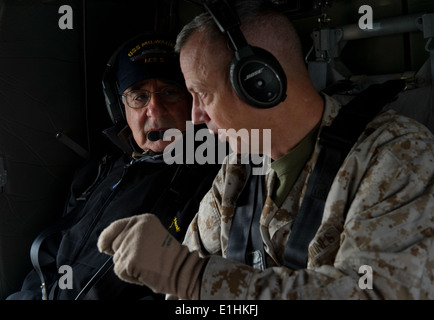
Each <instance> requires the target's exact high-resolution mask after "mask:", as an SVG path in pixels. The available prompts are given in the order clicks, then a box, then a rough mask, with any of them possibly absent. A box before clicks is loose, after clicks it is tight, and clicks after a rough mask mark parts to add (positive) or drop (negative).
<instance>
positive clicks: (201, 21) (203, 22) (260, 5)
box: [175, 0, 273, 53]
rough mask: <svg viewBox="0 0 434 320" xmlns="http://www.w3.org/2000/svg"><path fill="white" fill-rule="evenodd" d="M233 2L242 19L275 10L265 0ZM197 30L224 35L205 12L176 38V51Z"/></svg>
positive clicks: (213, 34) (238, 0)
mask: <svg viewBox="0 0 434 320" xmlns="http://www.w3.org/2000/svg"><path fill="white" fill-rule="evenodd" d="M232 3H233V7H234V9H235V11H236V12H237V14H238V16H239V18H240V20H241V21H244V20H247V19H251V18H254V17H256V16H264V15H266V14H267V13H269V12H272V11H273V10H272V9H271V6H270V3H269V2H268V1H264V0H236V1H232ZM197 31H203V32H206V33H207V35H208V37H209V38H210V39H215V38H216V37H222V36H223V33H221V32H220V29H219V28H218V27H217V25H216V23H215V22H214V19H213V18H212V17H211V15H210V14H209V13H208V12H204V13H202V14H200V15H198V16H196V17H195V18H194V19H193V20H192V21H191V22H189V23H188V24H186V25H185V26H184V27H183V29H182V30H181V32H180V33H179V34H178V37H177V39H176V45H175V51H176V52H178V53H179V52H180V51H181V49H182V47H183V46H184V45H185V44H186V43H187V41H188V40H189V38H190V37H191V36H192V35H193V34H194V33H195V32H197Z"/></svg>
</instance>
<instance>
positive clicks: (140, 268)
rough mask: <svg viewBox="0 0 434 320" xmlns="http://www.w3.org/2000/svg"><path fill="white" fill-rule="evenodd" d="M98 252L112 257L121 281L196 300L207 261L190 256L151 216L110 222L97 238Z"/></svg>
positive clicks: (190, 253) (143, 215)
mask: <svg viewBox="0 0 434 320" xmlns="http://www.w3.org/2000/svg"><path fill="white" fill-rule="evenodd" d="M98 249H99V250H100V251H101V252H104V253H107V254H109V255H113V261H114V263H115V267H114V271H115V273H116V274H117V275H118V277H119V278H121V279H123V280H124V281H127V282H131V283H135V284H140V285H146V286H148V287H149V288H151V289H152V290H153V291H154V292H157V293H168V294H174V295H177V296H178V297H179V298H181V299H199V293H200V284H201V271H202V269H203V267H204V265H205V264H206V262H207V261H208V260H207V259H203V258H200V257H199V255H198V253H197V252H189V250H188V248H187V247H186V246H183V245H181V244H180V243H179V242H178V241H177V240H176V239H175V238H174V237H173V236H172V235H171V234H170V233H169V232H168V231H167V230H166V229H165V228H164V227H163V225H162V224H161V223H160V220H159V219H158V218H157V217H156V216H155V215H153V214H142V215H139V216H133V217H130V218H125V219H120V220H117V221H115V222H113V223H112V224H111V225H110V226H108V227H107V228H106V229H105V230H104V231H103V232H102V233H101V235H100V236H99V239H98Z"/></svg>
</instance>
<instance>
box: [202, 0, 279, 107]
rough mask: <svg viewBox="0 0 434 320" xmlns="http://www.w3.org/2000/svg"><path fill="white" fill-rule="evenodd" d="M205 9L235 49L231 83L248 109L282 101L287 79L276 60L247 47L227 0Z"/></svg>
mask: <svg viewBox="0 0 434 320" xmlns="http://www.w3.org/2000/svg"><path fill="white" fill-rule="evenodd" d="M204 6H205V8H206V10H207V11H208V12H209V13H210V14H211V16H212V18H213V19H214V21H215V23H216V24H217V26H218V28H219V29H220V31H221V32H223V33H226V34H227V35H228V37H229V40H230V43H231V44H232V46H233V48H234V49H235V58H234V59H233V60H232V61H231V65H230V80H231V83H232V87H233V88H234V90H235V92H236V93H237V94H238V96H239V97H240V98H241V99H242V100H243V101H245V102H246V103H248V104H249V105H252V106H254V107H258V108H264V109H267V108H271V107H274V106H276V105H277V104H279V103H280V102H282V101H284V100H285V98H286V75H285V72H284V71H283V68H282V66H281V65H280V63H279V62H278V61H277V59H276V58H275V57H274V56H273V55H272V54H271V53H270V52H268V51H266V50H264V49H262V48H258V47H252V46H250V45H249V44H248V43H247V41H246V39H245V37H244V35H243V34H242V32H241V30H240V27H239V26H240V24H241V23H240V19H239V17H238V15H237V14H236V12H235V11H234V10H233V9H232V7H231V6H230V5H229V3H228V2H227V0H207V1H206V2H205V3H204Z"/></svg>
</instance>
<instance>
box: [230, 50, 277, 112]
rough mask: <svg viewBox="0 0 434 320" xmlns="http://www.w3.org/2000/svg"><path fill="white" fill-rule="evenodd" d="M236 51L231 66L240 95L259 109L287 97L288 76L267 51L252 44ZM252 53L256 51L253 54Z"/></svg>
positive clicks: (232, 75)
mask: <svg viewBox="0 0 434 320" xmlns="http://www.w3.org/2000/svg"><path fill="white" fill-rule="evenodd" d="M250 49H251V50H247V51H246V52H249V54H244V55H243V50H240V51H239V52H237V53H236V55H235V58H234V59H233V60H232V62H231V66H230V79H231V83H232V86H233V88H234V90H235V91H236V92H237V94H238V96H239V97H240V98H241V99H242V100H243V101H245V102H246V103H248V104H250V105H252V106H254V107H258V108H264V109H267V108H271V107H274V106H276V105H277V104H279V103H280V102H282V101H284V100H285V98H286V75H285V72H284V71H283V69H282V67H281V65H280V63H279V62H278V61H277V59H276V58H275V57H274V56H273V55H272V54H271V53H269V52H268V51H266V50H264V49H262V48H258V47H250ZM252 53H253V54H252Z"/></svg>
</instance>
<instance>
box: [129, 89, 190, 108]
mask: <svg viewBox="0 0 434 320" xmlns="http://www.w3.org/2000/svg"><path fill="white" fill-rule="evenodd" d="M153 94H159V95H160V98H161V99H162V100H163V101H164V102H166V103H175V102H178V101H180V100H181V99H182V98H183V97H184V96H185V92H184V91H183V90H182V89H181V88H178V87H176V86H169V87H165V88H163V89H161V90H160V91H154V92H151V91H148V90H145V89H139V90H131V91H129V92H127V93H125V94H123V95H122V97H124V98H125V100H126V103H127V106H128V107H130V108H133V109H142V108H145V107H147V106H148V105H149V102H150V101H151V96H152V95H153Z"/></svg>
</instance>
